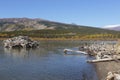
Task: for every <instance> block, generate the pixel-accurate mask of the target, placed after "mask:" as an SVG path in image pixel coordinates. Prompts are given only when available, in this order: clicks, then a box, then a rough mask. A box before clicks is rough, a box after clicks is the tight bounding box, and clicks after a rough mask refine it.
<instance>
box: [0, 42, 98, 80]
mask: <svg viewBox="0 0 120 80" xmlns="http://www.w3.org/2000/svg"><path fill="white" fill-rule="evenodd" d="M80 44H82V43H81V42H80V41H40V46H39V48H37V49H23V48H22V49H8V48H4V49H3V48H2V47H0V50H2V52H1V53H3V54H0V79H1V80H13V79H14V80H97V77H96V73H95V70H94V67H93V65H92V64H88V63H86V62H85V61H86V59H87V58H89V57H87V56H84V55H79V56H78V55H70V56H68V55H67V56H66V55H63V54H64V53H63V49H65V48H69V49H73V50H77V49H78V46H80Z"/></svg>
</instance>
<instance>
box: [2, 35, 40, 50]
mask: <svg viewBox="0 0 120 80" xmlns="http://www.w3.org/2000/svg"><path fill="white" fill-rule="evenodd" d="M3 44H4V47H5V48H15V47H22V48H36V47H38V46H39V44H38V42H37V41H33V40H31V39H30V38H29V37H28V36H18V37H13V38H9V39H7V40H4V41H3Z"/></svg>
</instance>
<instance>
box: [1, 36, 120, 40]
mask: <svg viewBox="0 0 120 80" xmlns="http://www.w3.org/2000/svg"><path fill="white" fill-rule="evenodd" d="M6 39H8V38H0V40H6ZM30 39H33V40H37V41H43V40H45V41H49V40H53V41H57V40H59V41H68V40H70V41H76V40H79V41H118V40H119V39H71V38H69V39H65V38H36V37H35V38H34V37H30Z"/></svg>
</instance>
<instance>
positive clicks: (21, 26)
mask: <svg viewBox="0 0 120 80" xmlns="http://www.w3.org/2000/svg"><path fill="white" fill-rule="evenodd" d="M74 27H75V28H81V27H83V26H77V25H73V24H65V23H59V22H53V21H48V20H43V19H29V18H3V19H0V31H19V30H28V31H30V30H41V29H72V28H74Z"/></svg>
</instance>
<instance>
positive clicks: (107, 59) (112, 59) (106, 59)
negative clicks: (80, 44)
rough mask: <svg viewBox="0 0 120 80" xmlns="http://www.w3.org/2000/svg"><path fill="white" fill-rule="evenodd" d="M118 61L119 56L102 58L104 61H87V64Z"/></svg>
mask: <svg viewBox="0 0 120 80" xmlns="http://www.w3.org/2000/svg"><path fill="white" fill-rule="evenodd" d="M119 59H120V56H116V58H114V57H111V58H104V59H96V60H87V62H92V63H95V62H105V61H114V60H119Z"/></svg>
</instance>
